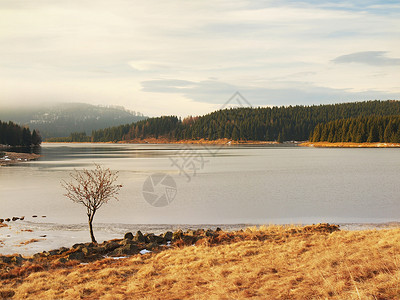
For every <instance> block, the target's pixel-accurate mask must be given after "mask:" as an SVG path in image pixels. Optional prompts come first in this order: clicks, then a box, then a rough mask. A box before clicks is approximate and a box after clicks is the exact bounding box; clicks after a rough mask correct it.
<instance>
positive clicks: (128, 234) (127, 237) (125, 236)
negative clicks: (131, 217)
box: [124, 232, 133, 240]
mask: <svg viewBox="0 0 400 300" xmlns="http://www.w3.org/2000/svg"><path fill="white" fill-rule="evenodd" d="M124 239H127V240H132V239H133V234H132V232H127V233H125V235H124Z"/></svg>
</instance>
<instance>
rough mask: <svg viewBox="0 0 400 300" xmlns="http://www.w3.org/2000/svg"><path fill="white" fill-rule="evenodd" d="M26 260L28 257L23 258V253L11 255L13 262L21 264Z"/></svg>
mask: <svg viewBox="0 0 400 300" xmlns="http://www.w3.org/2000/svg"><path fill="white" fill-rule="evenodd" d="M25 260H26V259H25V258H23V257H22V256H21V254H19V255H16V256H13V257H11V262H12V263H14V264H17V265H19V264H21V263H22V262H24V261H25Z"/></svg>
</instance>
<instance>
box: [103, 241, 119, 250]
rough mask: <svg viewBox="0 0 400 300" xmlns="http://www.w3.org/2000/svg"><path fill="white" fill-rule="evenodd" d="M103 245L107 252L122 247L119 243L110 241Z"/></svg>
mask: <svg viewBox="0 0 400 300" xmlns="http://www.w3.org/2000/svg"><path fill="white" fill-rule="evenodd" d="M103 247H104V250H105V252H111V251H114V250H115V249H117V248H118V247H121V245H120V244H118V243H117V242H109V243H107V244H105V245H104V246H103Z"/></svg>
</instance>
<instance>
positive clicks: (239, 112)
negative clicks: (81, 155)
mask: <svg viewBox="0 0 400 300" xmlns="http://www.w3.org/2000/svg"><path fill="white" fill-rule="evenodd" d="M398 116H400V101H395V100H387V101H379V100H374V101H364V102H351V103H341V104H329V105H313V106H302V105H301V106H282V107H258V108H250V107H245V108H231V109H224V110H219V111H216V112H212V113H210V114H207V115H204V116H198V117H192V116H190V117H187V118H185V119H183V120H181V119H180V118H178V117H176V116H162V117H156V118H149V119H146V120H142V121H138V122H135V123H131V124H126V125H120V126H114V127H110V128H105V129H100V130H94V131H92V135H91V136H86V135H85V134H84V133H74V134H71V136H70V137H68V138H64V140H65V139H68V140H65V141H72V142H79V141H92V142H115V141H129V140H134V139H146V138H166V139H168V140H170V141H174V140H198V139H207V140H216V139H223V138H226V139H232V140H235V141H237V140H241V141H279V142H283V141H294V140H296V141H305V140H309V139H312V140H313V141H317V140H319V141H322V140H324V139H326V140H327V141H328V140H329V139H330V140H332V141H338V140H340V139H342V138H345V139H346V140H348V141H353V140H360V141H367V140H378V139H379V141H380V140H382V139H381V138H383V140H385V138H384V137H385V130H386V127H387V126H388V125H389V123H390V128H389V129H388V130H387V131H388V133H387V137H388V136H389V135H390V138H389V139H390V140H393V139H394V138H392V137H393V136H396V134H397V133H398V121H397V120H398ZM382 117H385V118H382ZM374 118H375V119H374ZM378 119H379V120H380V121H378ZM392 119H393V120H392ZM338 120H342V121H341V122H344V123H345V124H346V126H347V125H348V128H347V127H346V128H347V129H346V128H345V129H343V126H341V125H340V124H342V123H340V122H338ZM372 120H373V121H372ZM391 120H392V121H391ZM335 122H337V125H332V124H336V123H335ZM339 123H340V124H339ZM356 123H357V125H355V124H356ZM361 123H362V125H360V124H361ZM375 123H376V125H371V124H375ZM378 123H379V124H378ZM351 124H353V125H352V126H351ZM342 125H343V124H342ZM384 125H385V126H384ZM325 126H328V127H329V130H328V129H325V130H324V128H325ZM340 126H341V127H340ZM383 126H384V128H383ZM339 127H340V130H341V131H340V130H339ZM350 127H351V134H348V135H343V134H339V131H340V132H342V131H343V130H348V131H350ZM355 127H356V128H357V129H354V128H355ZM314 129H315V130H314ZM371 130H372V131H373V133H372V136H371V138H370V139H369V136H370V135H371ZM328 131H329V132H328ZM333 131H335V132H333ZM356 131H360V134H355V132H356ZM389 131H390V134H389ZM318 132H320V133H318ZM376 132H378V133H377V134H376ZM360 136H361V138H360ZM74 137H75V139H74ZM335 137H336V138H335ZM51 141H63V140H62V139H58V140H55V139H52V140H51Z"/></svg>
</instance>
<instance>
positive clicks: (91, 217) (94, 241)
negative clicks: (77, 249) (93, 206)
mask: <svg viewBox="0 0 400 300" xmlns="http://www.w3.org/2000/svg"><path fill="white" fill-rule="evenodd" d="M93 217H94V212H93V213H92V215H89V230H90V238H91V239H92V243H96V244H97V241H96V239H95V237H94V234H93V225H92V223H93Z"/></svg>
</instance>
